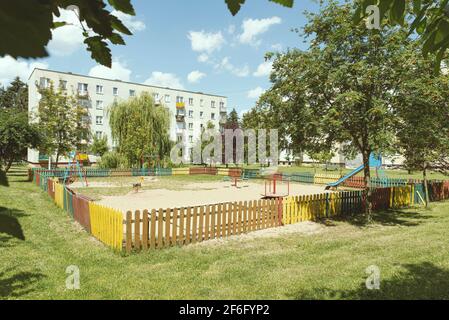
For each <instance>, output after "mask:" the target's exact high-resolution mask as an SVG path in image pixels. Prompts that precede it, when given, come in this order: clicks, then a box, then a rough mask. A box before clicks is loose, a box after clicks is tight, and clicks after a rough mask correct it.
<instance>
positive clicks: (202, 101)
mask: <svg viewBox="0 0 449 320" xmlns="http://www.w3.org/2000/svg"><path fill="white" fill-rule="evenodd" d="M200 107H204V100H203V99H201V100H200Z"/></svg>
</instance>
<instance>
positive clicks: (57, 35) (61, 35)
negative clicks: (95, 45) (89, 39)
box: [47, 9, 85, 56]
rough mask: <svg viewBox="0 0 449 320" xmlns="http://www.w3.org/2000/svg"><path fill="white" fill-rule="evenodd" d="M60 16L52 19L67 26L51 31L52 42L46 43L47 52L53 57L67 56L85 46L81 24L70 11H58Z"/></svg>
mask: <svg viewBox="0 0 449 320" xmlns="http://www.w3.org/2000/svg"><path fill="white" fill-rule="evenodd" d="M60 13H61V15H60V16H59V17H54V20H55V21H57V22H66V23H67V25H65V26H62V27H59V28H56V29H55V30H53V31H52V40H51V41H50V42H49V43H48V46H47V48H48V51H49V52H50V54H52V55H55V56H68V55H71V54H73V53H74V52H76V51H77V50H78V49H80V48H82V47H84V46H85V44H84V36H83V31H82V28H81V24H80V22H79V20H78V18H77V16H76V14H75V12H74V11H72V10H65V9H60Z"/></svg>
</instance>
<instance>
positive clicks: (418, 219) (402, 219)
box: [332, 210, 431, 227]
mask: <svg viewBox="0 0 449 320" xmlns="http://www.w3.org/2000/svg"><path fill="white" fill-rule="evenodd" d="M430 218H431V216H430V215H427V214H425V213H422V212H421V213H420V212H412V211H401V210H387V211H382V212H375V213H373V215H372V223H373V224H379V225H382V226H390V227H393V226H403V227H415V226H418V225H419V224H420V223H422V222H423V221H424V220H427V219H430ZM332 220H335V221H342V222H347V223H350V224H352V225H354V226H357V227H366V226H369V224H368V223H367V219H366V216H365V215H364V214H357V215H353V216H349V215H346V216H337V217H334V218H332Z"/></svg>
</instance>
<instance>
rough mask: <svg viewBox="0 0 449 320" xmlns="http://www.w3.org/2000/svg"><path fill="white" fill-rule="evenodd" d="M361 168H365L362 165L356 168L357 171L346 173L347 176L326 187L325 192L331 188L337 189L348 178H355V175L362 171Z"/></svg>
mask: <svg viewBox="0 0 449 320" xmlns="http://www.w3.org/2000/svg"><path fill="white" fill-rule="evenodd" d="M363 168H365V166H364V165H363V164H362V165H361V166H360V167H358V168H357V169H355V170H354V171H352V172H350V173H348V174H347V175H345V176H344V177H343V178H341V179H340V180H338V181H337V182H334V183H329V184H328V185H327V186H326V190H329V189H330V188H332V187H338V186H339V185H340V184H342V183H343V182H345V181H346V180H348V179H349V178H351V177H353V176H355V175H356V174H357V173H359V172H361V171H362V170H363Z"/></svg>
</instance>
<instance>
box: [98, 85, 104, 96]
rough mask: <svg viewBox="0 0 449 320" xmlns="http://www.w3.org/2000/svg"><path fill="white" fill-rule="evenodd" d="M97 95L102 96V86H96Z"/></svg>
mask: <svg viewBox="0 0 449 320" xmlns="http://www.w3.org/2000/svg"><path fill="white" fill-rule="evenodd" d="M97 94H103V86H100V85H97Z"/></svg>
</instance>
